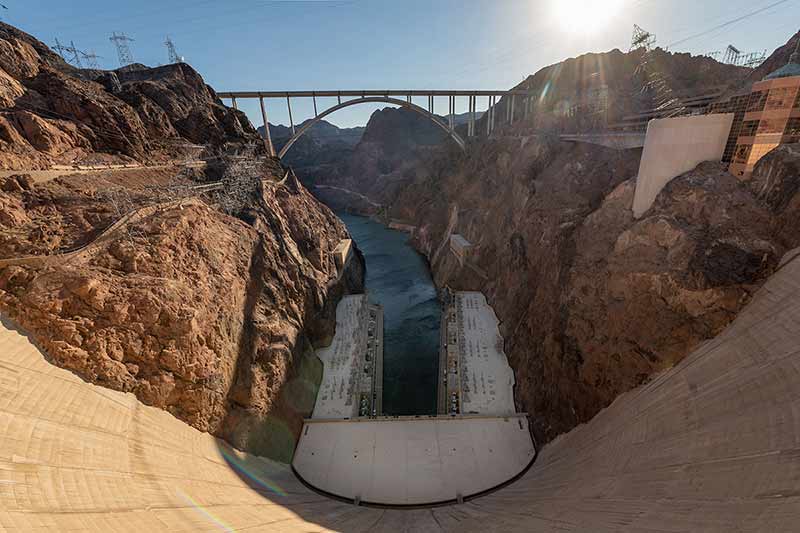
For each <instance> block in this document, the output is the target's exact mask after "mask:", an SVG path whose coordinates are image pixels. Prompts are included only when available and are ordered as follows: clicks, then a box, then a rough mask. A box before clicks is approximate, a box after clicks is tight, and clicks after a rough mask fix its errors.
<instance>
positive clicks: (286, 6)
mask: <svg viewBox="0 0 800 533" xmlns="http://www.w3.org/2000/svg"><path fill="white" fill-rule="evenodd" d="M2 4H3V5H5V6H6V7H7V9H5V10H4V9H0V18H2V20H3V21H4V22H7V23H9V24H13V25H15V26H18V27H20V28H21V29H23V30H25V31H27V32H28V33H31V34H32V35H33V36H34V37H37V38H38V39H40V40H42V41H44V42H45V43H46V44H48V45H50V46H52V45H53V44H54V41H55V39H56V38H58V39H59V41H61V43H62V44H64V43H68V42H70V41H74V43H75V46H76V47H77V48H79V49H82V50H86V51H94V52H95V53H96V54H98V55H99V56H101V58H100V59H99V63H100V66H101V67H103V68H116V67H118V66H119V63H118V60H117V54H116V49H115V48H114V45H113V44H112V43H111V42H110V41H109V39H108V38H109V36H110V35H111V33H112V32H114V31H116V32H124V33H125V34H127V35H128V36H130V37H131V38H133V39H134V41H133V42H131V43H130V47H131V51H132V53H133V56H134V60H135V61H137V62H140V63H145V64H147V65H151V66H155V65H159V64H165V63H167V62H168V56H167V50H166V47H165V46H164V41H165V38H166V37H167V36H169V37H170V38H171V39H172V40H173V41H174V43H175V45H176V48H177V51H178V53H179V54H180V55H181V56H183V57H184V58H185V61H186V62H188V63H189V64H191V65H192V66H193V67H194V68H195V69H197V70H198V71H199V72H200V74H202V76H203V77H204V78H205V80H206V83H208V84H209V85H211V86H212V87H214V88H215V89H216V90H218V91H236V90H239V91H243V90H265V91H267V90H277V91H281V90H346V89H379V88H380V89H384V88H385V89H441V90H445V89H508V88H511V87H512V86H514V85H516V84H517V83H519V82H520V81H522V80H523V79H524V78H525V77H527V76H528V75H530V74H533V73H535V72H536V71H537V70H539V69H540V68H542V67H545V66H547V65H550V64H553V63H556V62H559V61H561V60H563V59H566V58H568V57H575V56H577V55H580V54H582V53H586V52H605V51H608V50H612V49H614V48H619V49H621V50H623V51H627V50H628V48H629V46H630V40H631V33H632V29H633V24H634V23H636V24H638V25H639V26H641V27H643V28H645V29H646V30H648V31H650V32H651V33H654V34H655V35H656V38H657V42H656V44H657V45H659V46H662V47H666V46H669V49H670V50H673V51H677V52H690V53H693V54H703V53H707V52H711V51H717V50H720V51H723V50H724V49H725V48H726V46H727V45H728V44H733V45H735V46H736V47H737V48H739V49H740V50H742V51H747V52H749V51H763V50H766V51H767V53H771V52H772V51H773V50H774V49H775V48H777V47H778V46H780V45H782V44H784V43H785V42H786V41H787V40H788V39H789V37H790V36H791V35H792V34H794V32H796V31H798V30H800V0H783V1H779V0H596V1H591V0H428V1H422V0H407V1H397V0H395V1H384V0H138V1H136V2H120V1H115V0H71V1H66V2H65V1H64V0H58V1H55V0H2ZM755 11H759V12H758V13H754V14H752V15H751V13H753V12H755ZM742 17H745V18H743V19H742V20H738V21H737V20H736V19H739V18H742ZM719 26H722V27H719ZM715 28H717V29H715ZM333 100H334V99H331V100H330V101H326V100H325V99H319V100H318V105H319V106H320V110H321V109H322V108H323V107H325V104H326V103H327V104H328V105H333V103H334V101H333ZM422 100H424V98H422V99H420V101H419V102H417V103H419V104H421V105H423V106H424V105H425V104H424V102H423V101H422ZM462 100H463V101H462ZM466 100H467V99H466V97H465V98H463V99H460V100H459V101H458V103H457V111H458V112H464V111H466V108H467V101H466ZM226 103H229V102H226ZM239 103H240V105H239V108H240V109H242V110H243V111H245V112H247V113H248V115H249V116H250V118H251V120H252V121H253V123H254V124H256V125H259V124H260V123H261V115H260V112H259V110H258V102H257V100H250V101H245V102H241V101H240V102H239ZM377 107H383V106H382V105H371V104H364V105H363V106H352V107H349V108H346V109H343V110H341V111H338V112H336V113H334V114H333V115H331V116H330V117H329V121H330V122H332V123H334V124H337V125H339V126H342V127H351V126H356V125H363V124H365V123H366V121H367V120H368V119H369V115H370V114H371V113H372V111H373V110H374V109H376V108H377ZM436 107H437V112H439V113H442V114H444V113H446V111H447V99H446V98H442V99H441V100H438V99H437V101H436ZM485 107H486V102H479V110H480V109H481V108H485ZM267 112H268V114H269V118H270V122H272V123H284V124H287V123H288V113H287V110H286V103H285V101H280V100H273V101H268V107H267ZM292 112H293V117H294V120H295V122H296V123H298V122H301V121H302V120H303V119H306V118H310V117H312V116H313V107H312V103H311V101H310V99H307V100H304V101H293V102H292Z"/></svg>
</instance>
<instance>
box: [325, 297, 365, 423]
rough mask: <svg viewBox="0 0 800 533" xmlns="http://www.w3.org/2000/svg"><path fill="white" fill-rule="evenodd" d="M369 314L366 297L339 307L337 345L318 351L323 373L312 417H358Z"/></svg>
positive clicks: (345, 299)
mask: <svg viewBox="0 0 800 533" xmlns="http://www.w3.org/2000/svg"><path fill="white" fill-rule="evenodd" d="M368 313H369V305H368V302H367V296H366V295H364V294H358V295H351V296H345V297H343V298H342V299H341V301H340V302H339V305H337V306H336V332H335V334H334V337H333V342H331V345H330V346H328V347H326V348H322V349H321V350H317V357H319V358H320V360H321V361H322V364H323V373H322V383H321V384H320V387H319V391H318V392H317V401H316V403H315V404H314V412H313V414H312V418H348V417H352V416H356V414H357V412H358V400H357V396H358V394H359V392H360V375H359V374H360V372H361V364H362V362H363V357H364V354H365V353H366V350H367V328H366V325H367V319H368Z"/></svg>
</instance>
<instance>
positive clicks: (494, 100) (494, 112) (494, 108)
mask: <svg viewBox="0 0 800 533" xmlns="http://www.w3.org/2000/svg"><path fill="white" fill-rule="evenodd" d="M495 115H497V95H492V120H491V128H490V129H489V132H490V133H494V117H495Z"/></svg>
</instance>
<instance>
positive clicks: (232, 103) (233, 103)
mask: <svg viewBox="0 0 800 533" xmlns="http://www.w3.org/2000/svg"><path fill="white" fill-rule="evenodd" d="M231 107H233V108H234V109H235V110H237V111H238V110H239V108H238V107H236V97H235V96H234V97H233V98H231Z"/></svg>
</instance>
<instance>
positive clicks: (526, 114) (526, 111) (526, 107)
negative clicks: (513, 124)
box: [522, 96, 531, 121]
mask: <svg viewBox="0 0 800 533" xmlns="http://www.w3.org/2000/svg"><path fill="white" fill-rule="evenodd" d="M530 99H531V98H530V96H526V97H525V98H524V99H523V100H522V105H524V106H525V115H524V116H523V120H526V121H527V120H528V107H530Z"/></svg>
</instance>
